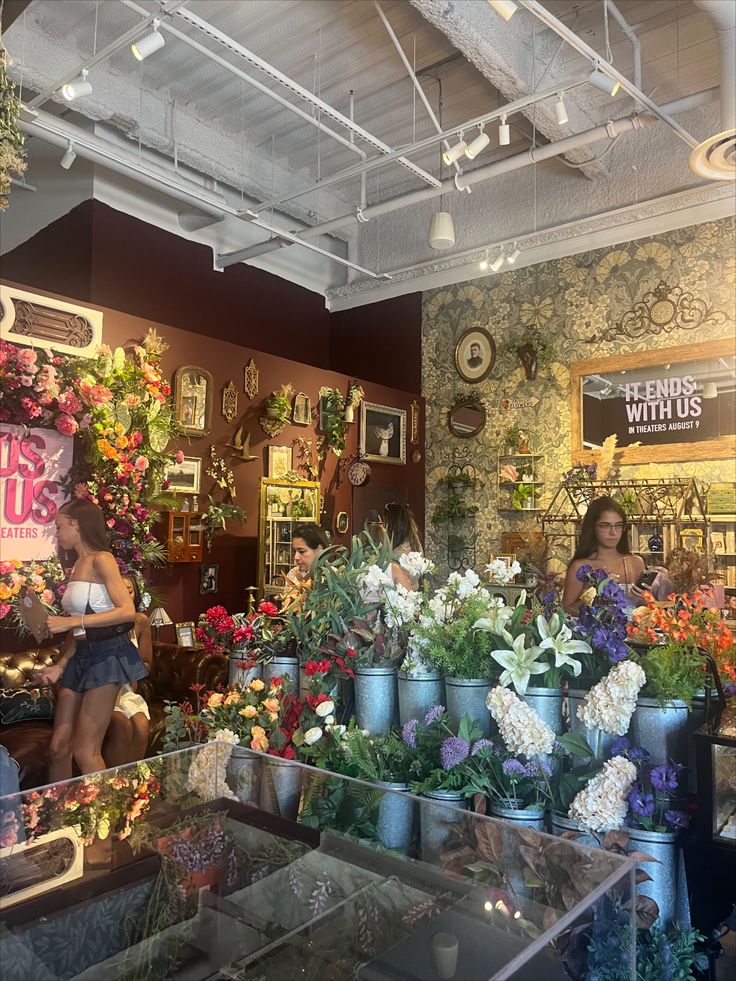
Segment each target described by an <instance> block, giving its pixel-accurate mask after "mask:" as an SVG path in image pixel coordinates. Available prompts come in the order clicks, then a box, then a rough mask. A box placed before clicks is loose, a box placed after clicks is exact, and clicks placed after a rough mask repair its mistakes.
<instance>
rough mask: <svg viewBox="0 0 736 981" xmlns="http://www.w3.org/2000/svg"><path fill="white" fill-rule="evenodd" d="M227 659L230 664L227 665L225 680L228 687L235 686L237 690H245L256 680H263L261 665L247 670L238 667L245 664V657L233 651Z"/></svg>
mask: <svg viewBox="0 0 736 981" xmlns="http://www.w3.org/2000/svg"><path fill="white" fill-rule="evenodd" d="M229 658H230V663H229V665H228V679H227V680H228V684H229V685H237V686H238V687H239V688H245V687H246V686H247V685H249V684H250V683H251V681H254V680H255V679H256V678H263V665H262V664H254V665H253V667H252V668H247V669H244V668H242V667H240V665H241V664H245V663H246V662H247V657H246V656H245V655H244V654H243V653H242V652H241V653H238V652H237V651H233V652H231V654H230V655H229Z"/></svg>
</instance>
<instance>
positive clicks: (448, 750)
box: [440, 736, 470, 770]
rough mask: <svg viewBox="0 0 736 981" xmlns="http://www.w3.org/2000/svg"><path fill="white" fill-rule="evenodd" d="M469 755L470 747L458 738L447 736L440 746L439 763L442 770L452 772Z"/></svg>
mask: <svg viewBox="0 0 736 981" xmlns="http://www.w3.org/2000/svg"><path fill="white" fill-rule="evenodd" d="M469 755H470V746H469V745H468V744H467V742H466V741H465V740H464V739H461V738H460V737H459V736H448V738H447V739H445V741H444V742H443V743H442V745H441V746H440V763H441V764H442V769H443V770H452V768H453V767H455V766H458V765H459V764H460V763H462V761H463V760H466V759H467V758H468V756H469Z"/></svg>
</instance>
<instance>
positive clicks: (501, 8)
mask: <svg viewBox="0 0 736 981" xmlns="http://www.w3.org/2000/svg"><path fill="white" fill-rule="evenodd" d="M488 3H489V5H490V6H491V7H492V8H493V9H494V10H495V11H496V13H497V14H498V16H499V17H503V19H504V20H511V18H512V17H513V16H514V14H515V13H516V11H517V10H518V9H519V8H518V7H517V6H516V4H515V3H514V0H488Z"/></svg>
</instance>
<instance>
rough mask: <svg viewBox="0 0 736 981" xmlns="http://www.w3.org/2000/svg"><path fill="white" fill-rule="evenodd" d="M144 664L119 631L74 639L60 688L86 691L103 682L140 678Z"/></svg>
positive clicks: (113, 682) (114, 683)
mask: <svg viewBox="0 0 736 981" xmlns="http://www.w3.org/2000/svg"><path fill="white" fill-rule="evenodd" d="M147 674H148V668H147V667H146V665H145V662H144V660H143V658H142V657H141V656H140V654H139V653H138V648H137V647H136V646H135V644H133V643H132V642H131V640H130V638H129V637H127V636H126V635H125V634H121V635H120V636H119V637H110V638H109V640H87V639H86V638H85V637H80V638H78V639H77V646H76V650H75V651H74V654H73V656H72V657H71V658H70V660H69V663H68V664H67V666H66V667H65V668H64V672H63V674H62V676H61V678H60V679H59V685H60V687H61V688H70V689H71V690H72V691H89V689H90V688H101V687H102V686H103V685H125V684H128V683H129V682H131V681H140V679H141V678H145V677H146V675H147Z"/></svg>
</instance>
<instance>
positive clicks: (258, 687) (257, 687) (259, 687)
mask: <svg viewBox="0 0 736 981" xmlns="http://www.w3.org/2000/svg"><path fill="white" fill-rule="evenodd" d="M265 687H266V686H265V685H264V683H263V682H262V681H261V679H260V678H254V679H253V681H251V683H250V690H251V691H263V689H264V688H265Z"/></svg>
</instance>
